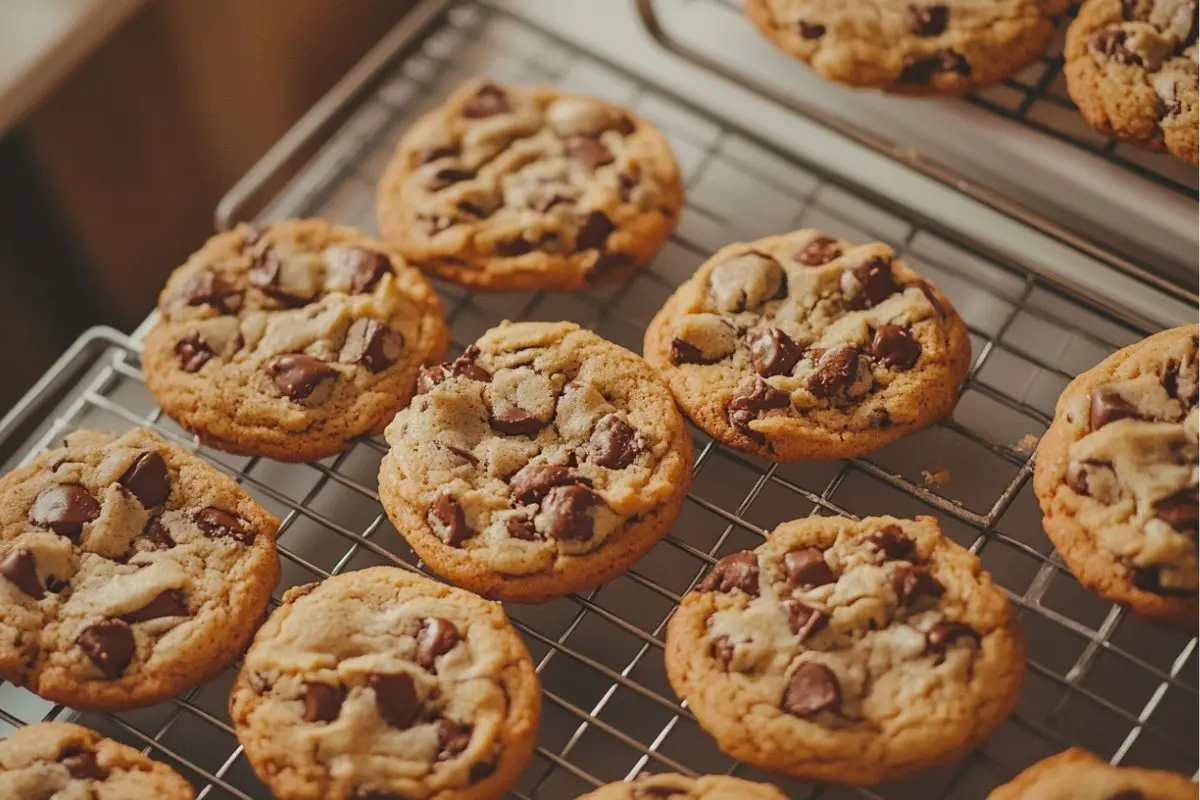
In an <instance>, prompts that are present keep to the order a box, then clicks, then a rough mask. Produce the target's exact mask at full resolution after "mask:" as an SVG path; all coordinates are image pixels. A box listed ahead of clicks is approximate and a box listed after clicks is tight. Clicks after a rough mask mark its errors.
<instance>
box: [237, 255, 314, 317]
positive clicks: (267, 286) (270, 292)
mask: <svg viewBox="0 0 1200 800" xmlns="http://www.w3.org/2000/svg"><path fill="white" fill-rule="evenodd" d="M283 267H284V263H283V258H282V257H280V256H279V255H278V254H277V253H276V252H275V251H274V250H270V249H268V250H266V251H265V252H263V253H262V254H260V255H259V257H258V258H257V259H256V260H255V262H254V266H252V267H251V268H250V273H249V280H250V285H251V286H253V287H254V288H255V289H258V290H259V291H260V292H262V293H263V294H265V295H267V296H268V297H270V298H271V299H272V300H275V301H276V302H278V303H280V304H282V305H285V306H302V305H304V304H305V303H308V302H311V301H312V299H313V297H315V296H316V295H315V292H314V293H310V294H294V293H293V292H292V291H290V289H291V287H289V286H287V285H285V284H284V282H283Z"/></svg>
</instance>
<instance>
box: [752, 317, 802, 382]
mask: <svg viewBox="0 0 1200 800" xmlns="http://www.w3.org/2000/svg"><path fill="white" fill-rule="evenodd" d="M803 357H804V347H803V346H801V345H798V344H796V342H795V341H793V340H792V338H791V337H790V336H788V335H787V334H786V333H784V332H783V331H781V330H780V329H779V328H769V329H768V330H765V331H763V332H762V333H760V334H758V335H757V336H755V337H754V338H752V339H751V340H750V363H751V364H753V365H754V371H755V372H757V373H758V374H759V375H761V376H763V377H764V378H769V377H771V376H772V375H790V374H791V372H792V369H794V368H795V366H796V364H798V363H799V362H800V359H801V358H803Z"/></svg>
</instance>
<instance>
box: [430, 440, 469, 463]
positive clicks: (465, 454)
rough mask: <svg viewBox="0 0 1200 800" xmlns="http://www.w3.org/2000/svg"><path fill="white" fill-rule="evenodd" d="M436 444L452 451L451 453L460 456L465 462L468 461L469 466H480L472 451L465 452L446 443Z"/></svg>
mask: <svg viewBox="0 0 1200 800" xmlns="http://www.w3.org/2000/svg"><path fill="white" fill-rule="evenodd" d="M434 444H436V445H438V446H439V447H444V448H446V450H448V451H450V452H451V453H454V455H456V456H458V457H459V458H461V459H462V460H463V461H466V462H467V463H468V464H471V465H472V466H477V465H478V464H479V459H478V458H476V457H475V454H474V453H472V452H471V451H470V450H464V449H463V448H461V447H455V446H454V445H452V444H446V443H445V442H434Z"/></svg>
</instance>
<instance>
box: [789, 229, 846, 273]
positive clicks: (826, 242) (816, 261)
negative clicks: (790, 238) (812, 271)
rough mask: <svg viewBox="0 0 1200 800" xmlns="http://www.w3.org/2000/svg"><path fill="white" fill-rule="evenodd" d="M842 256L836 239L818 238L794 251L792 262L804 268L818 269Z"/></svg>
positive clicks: (840, 247)
mask: <svg viewBox="0 0 1200 800" xmlns="http://www.w3.org/2000/svg"><path fill="white" fill-rule="evenodd" d="M841 254H842V246H841V245H840V244H838V240H837V239H833V238H830V237H828V236H818V237H816V238H815V239H812V240H811V241H809V243H808V244H806V245H804V247H802V248H800V249H799V250H797V251H796V254H795V255H794V256H792V260H793V261H795V262H796V263H798V264H803V265H804V266H806V267H819V266H821V265H822V264H828V263H829V262H830V261H833V260H834V259H835V258H837V257H838V256H840V255H841Z"/></svg>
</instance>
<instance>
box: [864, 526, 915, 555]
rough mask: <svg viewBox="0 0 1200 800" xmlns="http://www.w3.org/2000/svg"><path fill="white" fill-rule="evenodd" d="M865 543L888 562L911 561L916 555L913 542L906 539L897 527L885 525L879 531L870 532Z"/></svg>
mask: <svg viewBox="0 0 1200 800" xmlns="http://www.w3.org/2000/svg"><path fill="white" fill-rule="evenodd" d="M866 542H867V544H869V545H871V546H872V547H874V548H875V549H876V550H878V551H880V552H881V553H883V554H884V556H886V557H887V558H888V560H890V561H899V560H905V561H912V560H914V559H915V558H916V555H917V551H916V547H915V546H914V545H913V540H912V539H910V538H908V536H907V535H906V534H905V533H904V530H903V529H902V528H901V527H900V526H899V525H885V526H884V527H882V528H880V529H879V530H876V531H871V533H869V534H868V535H867V538H866Z"/></svg>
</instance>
